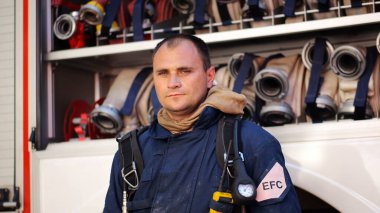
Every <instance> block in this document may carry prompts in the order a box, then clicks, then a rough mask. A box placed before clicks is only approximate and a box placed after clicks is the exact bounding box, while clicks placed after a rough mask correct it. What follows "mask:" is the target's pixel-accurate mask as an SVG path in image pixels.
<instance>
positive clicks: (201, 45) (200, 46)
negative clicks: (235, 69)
mask: <svg viewBox="0 0 380 213" xmlns="http://www.w3.org/2000/svg"><path fill="white" fill-rule="evenodd" d="M185 40H187V41H190V42H191V43H192V44H194V46H195V48H196V49H197V51H198V53H199V55H200V57H201V59H202V61H203V68H204V70H205V71H207V70H208V69H209V68H210V67H211V60H210V53H209V48H208V46H207V44H206V43H205V42H204V41H203V40H202V39H200V38H198V37H196V36H193V35H188V34H176V35H172V36H169V37H167V38H165V39H164V40H162V41H160V42H159V43H158V44H157V46H156V47H155V48H154V50H153V55H152V58H154V56H155V55H156V53H157V51H158V50H159V49H160V48H161V46H163V45H164V44H166V45H167V46H168V47H169V48H170V47H175V46H177V45H178V44H180V43H181V42H182V41H185Z"/></svg>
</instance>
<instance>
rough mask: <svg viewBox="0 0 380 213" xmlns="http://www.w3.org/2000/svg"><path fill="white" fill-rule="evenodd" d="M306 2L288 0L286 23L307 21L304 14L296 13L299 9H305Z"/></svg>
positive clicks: (285, 7) (285, 13)
mask: <svg viewBox="0 0 380 213" xmlns="http://www.w3.org/2000/svg"><path fill="white" fill-rule="evenodd" d="M304 10H305V4H304V1H303V0H286V1H285V4H284V11H283V13H284V15H285V17H286V18H285V23H286V24H290V23H296V22H303V21H305V17H304V14H301V15H296V14H295V12H297V11H304Z"/></svg>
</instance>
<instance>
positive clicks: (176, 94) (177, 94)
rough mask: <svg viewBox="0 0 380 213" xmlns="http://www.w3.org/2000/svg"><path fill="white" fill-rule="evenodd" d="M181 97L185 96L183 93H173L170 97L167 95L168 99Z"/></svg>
mask: <svg viewBox="0 0 380 213" xmlns="http://www.w3.org/2000/svg"><path fill="white" fill-rule="evenodd" d="M181 95H184V94H183V93H171V94H169V95H167V96H166V97H177V96H181Z"/></svg>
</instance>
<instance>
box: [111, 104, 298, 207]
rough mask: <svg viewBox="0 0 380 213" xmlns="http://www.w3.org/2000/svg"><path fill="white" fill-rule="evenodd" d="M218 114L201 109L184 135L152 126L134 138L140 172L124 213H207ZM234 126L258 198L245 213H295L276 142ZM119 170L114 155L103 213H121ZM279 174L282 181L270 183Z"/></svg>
mask: <svg viewBox="0 0 380 213" xmlns="http://www.w3.org/2000/svg"><path fill="white" fill-rule="evenodd" d="M221 114H222V113H220V112H219V111H218V110H215V109H213V108H210V107H207V108H206V109H205V110H204V111H203V113H202V114H201V116H200V118H199V120H198V122H197V123H196V124H195V126H194V129H193V130H192V131H190V132H184V133H180V134H174V135H173V134H171V133H170V132H169V131H167V130H166V129H164V128H163V127H162V126H161V125H160V124H158V122H157V121H154V122H153V123H152V125H151V126H150V127H149V128H148V129H147V130H146V131H145V132H143V133H141V134H140V135H139V137H138V139H139V145H140V148H141V151H142V154H143V159H144V170H143V172H142V175H141V179H140V186H139V188H138V190H137V191H136V193H135V195H134V198H133V201H128V212H157V213H162V212H194V213H200V212H204V213H206V212H209V203H210V200H211V199H212V194H213V193H214V192H215V191H216V190H217V187H218V184H219V180H220V177H221V173H222V169H221V168H220V166H219V165H218V164H217V160H216V155H215V142H216V134H217V126H218V119H219V118H220V117H221ZM240 126H241V129H240V133H241V139H242V142H243V150H244V153H243V155H244V160H245V161H244V164H245V167H246V170H247V173H248V174H249V175H250V176H251V178H252V179H253V180H254V181H255V183H256V185H257V186H258V197H259V196H260V197H261V198H260V199H257V198H256V199H257V200H258V201H253V202H252V205H249V206H247V209H248V211H247V212H257V213H259V212H292V213H293V212H300V207H299V202H298V198H297V195H296V192H295V189H294V187H293V184H292V182H291V180H290V177H289V174H288V171H287V170H286V168H285V162H284V157H283V155H282V151H281V147H280V144H279V143H278V141H277V140H276V139H275V138H274V137H273V136H271V135H270V134H269V133H267V132H266V131H265V130H264V129H262V128H261V127H259V126H257V125H256V124H254V123H252V122H249V121H245V120H243V121H242V122H241V125H240ZM121 167H122V166H121V161H120V155H119V152H117V153H116V154H115V157H114V160H113V163H112V171H111V177H110V185H109V188H108V192H107V195H106V200H105V208H104V212H112V213H113V212H121V205H122V191H123V187H122V181H123V180H122V177H121V173H120V171H121ZM281 169H283V170H281ZM274 170H276V172H277V173H276V172H274ZM279 171H280V173H281V171H283V172H282V178H277V179H276V178H275V179H273V178H272V180H271V179H270V178H271V177H273V174H278V173H279ZM280 176H281V175H280ZM260 187H261V189H259V188H260ZM276 187H277V188H276ZM272 192H274V193H272ZM259 193H260V195H259ZM276 193H277V194H276Z"/></svg>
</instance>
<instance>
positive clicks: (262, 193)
mask: <svg viewBox="0 0 380 213" xmlns="http://www.w3.org/2000/svg"><path fill="white" fill-rule="evenodd" d="M286 188H287V184H286V181H285V173H284V168H283V167H282V166H281V165H280V164H279V163H278V162H276V163H275V164H274V165H273V167H272V168H271V169H270V170H269V172H268V173H267V174H266V175H265V177H264V178H263V180H262V181H261V182H260V184H259V185H258V187H257V196H256V201H257V202H262V201H266V200H269V199H276V198H280V197H281V195H282V194H283V193H284V192H285V191H287V190H286Z"/></svg>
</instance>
